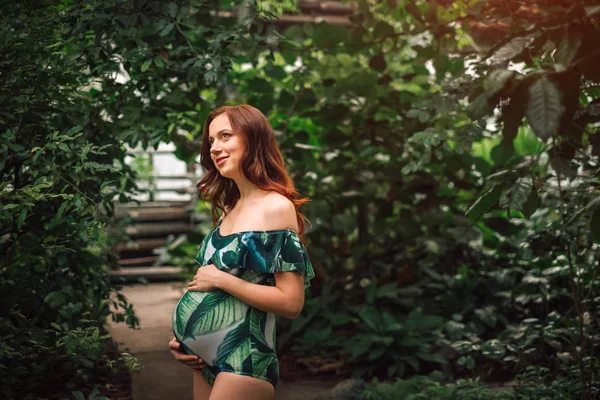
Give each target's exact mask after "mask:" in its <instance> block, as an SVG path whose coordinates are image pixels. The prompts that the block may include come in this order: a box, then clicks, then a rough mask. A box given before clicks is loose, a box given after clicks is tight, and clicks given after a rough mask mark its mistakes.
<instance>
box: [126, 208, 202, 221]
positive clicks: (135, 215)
mask: <svg viewBox="0 0 600 400" xmlns="http://www.w3.org/2000/svg"><path fill="white" fill-rule="evenodd" d="M126 216H129V217H130V218H132V219H134V220H136V221H157V220H161V219H169V220H182V219H183V220H187V219H189V218H190V212H189V211H187V210H185V209H183V208H181V207H161V208H137V209H130V210H128V209H120V210H118V211H116V212H115V218H117V219H122V218H125V217H126Z"/></svg>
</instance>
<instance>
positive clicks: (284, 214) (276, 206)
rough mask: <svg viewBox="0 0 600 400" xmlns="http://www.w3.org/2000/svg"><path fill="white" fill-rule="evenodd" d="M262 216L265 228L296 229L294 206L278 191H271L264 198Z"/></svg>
mask: <svg viewBox="0 0 600 400" xmlns="http://www.w3.org/2000/svg"><path fill="white" fill-rule="evenodd" d="M264 217H265V226H266V228H265V229H267V230H274V229H292V230H294V231H298V221H297V220H296V207H294V203H292V201H291V200H290V199H288V198H287V197H285V196H283V195H281V194H279V193H271V194H270V195H269V196H268V197H267V198H266V199H265V207H264Z"/></svg>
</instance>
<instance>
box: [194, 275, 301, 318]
mask: <svg viewBox="0 0 600 400" xmlns="http://www.w3.org/2000/svg"><path fill="white" fill-rule="evenodd" d="M274 275H275V285H276V286H265V285H259V284H256V283H250V282H246V281H245V280H243V279H240V278H238V277H236V276H234V275H231V274H228V273H227V272H224V271H221V270H220V269H218V268H217V267H215V266H214V265H213V264H210V265H206V266H204V267H201V268H199V269H198V272H197V273H196V276H195V277H194V280H193V281H192V282H190V283H189V285H188V290H191V291H210V290H213V289H221V290H223V291H225V292H227V293H229V294H230V295H232V296H233V297H236V298H238V299H240V300H241V301H243V302H244V303H246V304H248V305H250V306H252V307H254V308H258V309H259V310H263V311H266V312H272V313H274V314H277V315H281V316H284V317H287V318H292V319H293V318H296V317H297V316H298V315H300V312H301V311H302V307H303V306H304V277H303V276H302V275H301V274H300V273H299V272H275V273H274Z"/></svg>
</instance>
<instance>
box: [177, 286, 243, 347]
mask: <svg viewBox="0 0 600 400" xmlns="http://www.w3.org/2000/svg"><path fill="white" fill-rule="evenodd" d="M191 310H193V311H191ZM247 310H248V305H247V304H246V303H244V302H242V301H240V300H238V299H236V298H235V297H233V296H231V295H229V294H227V293H226V292H224V291H222V290H215V291H213V292H188V293H186V294H185V295H184V297H183V298H182V299H181V301H180V303H179V306H178V307H177V312H178V316H177V317H178V319H177V329H179V331H180V332H182V333H183V339H186V338H193V337H196V336H199V335H203V334H207V333H211V332H216V331H219V330H221V329H224V328H227V327H229V326H232V325H234V324H236V323H238V322H239V321H240V320H242V319H243V318H244V315H245V314H246V312H247ZM190 311H191V313H190ZM184 323H185V327H184V328H183V329H182V325H183V324H184Z"/></svg>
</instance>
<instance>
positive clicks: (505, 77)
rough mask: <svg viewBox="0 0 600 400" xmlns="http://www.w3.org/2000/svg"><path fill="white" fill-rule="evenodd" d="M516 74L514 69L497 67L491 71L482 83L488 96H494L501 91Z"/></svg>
mask: <svg viewBox="0 0 600 400" xmlns="http://www.w3.org/2000/svg"><path fill="white" fill-rule="evenodd" d="M516 75H517V73H516V72H515V71H509V70H505V69H498V70H495V71H492V72H491V73H490V74H489V75H488V76H487V78H486V79H485V81H484V83H483V89H484V90H485V93H486V94H487V95H488V96H489V97H494V96H496V95H497V94H499V93H500V92H502V91H503V90H504V89H505V88H506V87H507V86H508V85H509V83H510V82H511V80H512V79H513V78H514V77H515V76H516Z"/></svg>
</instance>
